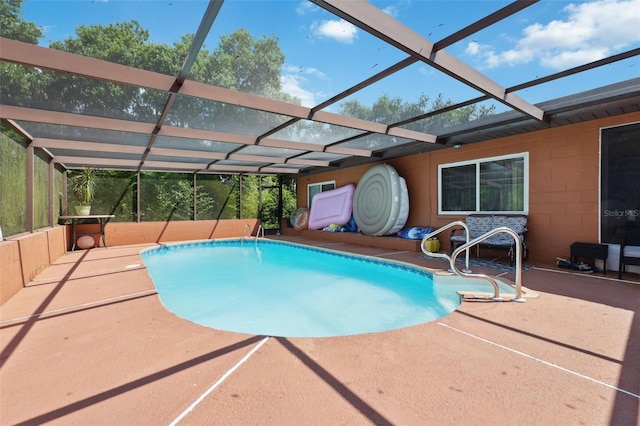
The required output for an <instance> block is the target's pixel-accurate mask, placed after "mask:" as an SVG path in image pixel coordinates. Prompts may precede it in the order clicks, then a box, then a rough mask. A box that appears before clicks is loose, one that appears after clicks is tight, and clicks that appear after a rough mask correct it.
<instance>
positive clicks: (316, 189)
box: [307, 180, 336, 208]
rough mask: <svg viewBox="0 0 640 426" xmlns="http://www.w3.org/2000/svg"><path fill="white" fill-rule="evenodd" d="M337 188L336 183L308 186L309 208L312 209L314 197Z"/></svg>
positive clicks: (333, 181)
mask: <svg viewBox="0 0 640 426" xmlns="http://www.w3.org/2000/svg"><path fill="white" fill-rule="evenodd" d="M335 188H336V181H335V180H332V181H330V182H320V183H312V184H309V185H307V206H309V208H311V201H312V200H313V196H314V195H316V194H318V193H320V192H324V191H330V190H332V189H335Z"/></svg>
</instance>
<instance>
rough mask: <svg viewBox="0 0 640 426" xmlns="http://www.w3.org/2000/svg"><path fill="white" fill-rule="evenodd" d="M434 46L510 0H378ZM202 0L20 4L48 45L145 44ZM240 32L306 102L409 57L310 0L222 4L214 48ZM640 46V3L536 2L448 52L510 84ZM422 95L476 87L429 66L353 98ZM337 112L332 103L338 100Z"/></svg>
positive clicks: (169, 30)
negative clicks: (137, 27)
mask: <svg viewBox="0 0 640 426" xmlns="http://www.w3.org/2000/svg"><path fill="white" fill-rule="evenodd" d="M371 2H372V3H373V4H374V5H375V6H377V7H378V8H380V9H381V10H383V11H384V12H385V13H387V14H389V15H390V16H392V17H393V18H394V19H396V20H397V21H399V22H401V23H402V24H404V25H406V26H407V27H409V28H411V29H412V30H413V31H414V32H416V33H418V34H420V35H422V36H423V37H425V38H426V39H427V40H429V41H431V42H437V41H438V40H440V39H442V38H444V37H446V36H447V35H449V34H451V33H453V32H455V31H457V30H459V29H461V28H463V27H464V26H466V25H469V24H471V23H473V22H475V21H477V20H479V19H481V18H482V17H484V16H486V15H488V14H490V13H492V12H494V11H496V10H498V9H500V8H502V7H504V6H505V5H507V4H509V3H510V2H508V1H498V0H489V1H487V0H474V1H457V0H446V1H444V0H440V1H434V0H397V1H386V0H385V1H376V0H372V1H371ZM206 8H207V2H206V1H203V0H197V1H189V0H25V1H24V3H23V5H22V10H23V15H22V18H23V19H25V20H27V21H32V22H35V23H36V24H37V25H38V26H40V27H41V28H42V30H43V32H44V34H45V36H44V37H43V38H42V39H41V40H40V44H41V45H42V46H48V45H49V43H50V42H52V41H57V40H63V39H65V38H68V37H71V36H73V34H74V31H75V28H76V27H77V26H78V25H81V24H84V25H91V24H102V25H106V24H109V23H113V22H123V21H130V20H133V19H135V20H137V21H138V22H139V23H140V24H141V25H142V27H144V28H145V29H147V30H149V32H150V40H151V41H154V42H159V43H167V44H172V43H173V42H174V41H177V40H179V39H180V37H181V36H182V35H184V34H187V33H195V32H196V30H197V28H198V26H199V24H200V20H201V18H202V16H203V14H204V11H205V10H206ZM239 28H245V29H247V30H249V31H250V32H251V34H252V35H253V36H254V37H256V38H258V37H262V36H267V37H270V36H276V37H278V39H279V45H280V47H281V49H282V51H283V52H284V54H285V57H286V63H285V65H284V66H283V69H282V86H283V89H284V90H285V91H286V92H287V93H290V94H292V95H294V96H296V97H298V98H299V99H300V100H301V101H302V104H303V105H304V106H308V107H312V106H315V105H316V104H318V103H320V102H322V101H324V100H326V99H328V98H330V97H332V96H334V95H335V94H337V93H340V92H342V91H344V90H346V89H348V88H349V87H351V86H352V85H354V84H356V83H358V82H360V81H362V80H364V79H366V78H368V77H370V76H372V75H374V74H375V73H377V72H380V71H381V70H383V69H385V68H386V67H389V66H391V65H393V64H395V63H397V62H399V61H401V60H403V59H405V58H406V57H407V54H405V53H403V52H401V51H399V50H397V49H396V48H394V47H392V46H390V45H387V44H385V43H383V42H381V41H380V40H378V39H376V38H375V37H373V36H371V35H370V34H368V33H366V32H364V31H363V30H361V29H359V28H356V27H355V26H353V25H352V24H350V23H348V22H346V21H344V20H341V19H340V18H338V17H336V16H335V15H332V14H329V13H328V12H326V11H324V10H323V9H321V8H319V7H318V6H316V5H315V4H313V3H310V2H306V1H299V0H277V1H270V0H260V1H255V0H227V1H225V3H224V4H223V6H222V8H221V10H220V13H219V15H218V18H217V19H216V21H215V22H214V24H213V27H212V29H211V31H210V34H209V37H208V38H207V40H206V41H205V45H206V47H207V48H208V49H209V50H210V51H211V50H214V49H215V47H216V45H217V44H218V40H219V38H220V36H221V35H225V34H230V33H232V32H233V31H235V30H237V29H239ZM638 47H640V0H593V1H591V0H588V1H573V2H570V1H560V0H547V1H540V2H538V3H536V4H534V5H533V6H530V7H528V8H526V9H525V10H524V11H521V12H519V13H517V14H516V15H514V16H512V17H509V18H507V19H505V20H504V21H502V22H500V23H498V24H496V25H494V26H492V27H491V28H489V29H486V30H483V31H480V32H478V33H476V34H473V35H472V36H470V37H469V38H467V39H464V40H461V41H460V42H458V43H456V44H454V45H452V46H449V47H448V48H447V49H446V51H447V52H448V53H450V54H452V55H454V56H455V57H457V58H458V59H459V60H461V61H462V62H465V63H466V64H468V65H470V66H473V67H474V68H476V69H477V70H478V71H479V72H481V73H483V74H484V75H486V76H487V77H489V78H491V79H493V80H494V81H496V82H497V83H498V84H500V85H501V86H503V87H510V86H513V85H516V84H520V83H522V82H525V81H528V80H531V79H534V78H537V77H542V76H545V75H549V74H553V73H555V72H558V71H562V70H565V69H568V68H571V67H574V66H577V65H582V64H585V63H588V62H591V61H594V60H597V59H601V58H603V57H606V56H609V55H612V54H615V53H619V52H623V51H627V50H630V49H633V48H638ZM636 77H640V59H638V57H635V58H631V59H627V60H625V61H622V62H620V63H617V64H612V65H608V66H605V67H602V68H601V69H597V70H592V71H589V72H588V73H586V74H584V75H580V76H577V77H571V78H568V79H563V81H561V82H553V83H548V84H545V85H543V86H541V87H536V88H530V89H527V90H524V91H521V92H518V95H519V96H521V97H523V98H524V99H525V100H527V101H529V102H531V103H537V102H541V101H544V100H548V99H553V98H556V97H560V96H564V95H569V94H572V93H575V92H579V91H583V90H588V89H591V88H594V87H599V86H603V85H606V84H611V83H615V82H618V81H623V80H627V79H630V78H636ZM421 94H424V95H427V96H429V97H430V98H431V99H434V98H435V97H437V96H438V95H444V97H445V98H446V99H451V100H453V101H454V102H460V101H464V100H467V99H470V98H474V97H476V96H479V93H478V92H476V91H475V90H473V89H471V88H468V87H467V86H465V85H463V84H461V83H459V82H457V81H455V80H453V79H451V78H450V77H447V76H445V75H443V74H442V73H440V72H439V71H437V70H435V69H434V68H433V67H430V66H428V65H427V64H424V63H422V62H419V63H417V64H414V65H413V66H410V67H408V68H407V69H405V70H403V71H401V72H400V73H398V75H396V76H392V77H390V78H388V79H385V80H383V81H381V82H378V83H376V84H375V85H373V86H372V87H369V88H367V89H365V90H364V91H362V92H361V93H360V92H359V93H357V94H355V95H353V96H352V97H350V98H348V99H357V100H359V101H360V102H362V103H364V104H366V105H371V104H372V103H373V101H375V100H376V99H377V98H378V97H379V96H381V95H387V96H389V97H392V98H395V97H400V98H401V99H403V100H404V101H408V102H412V101H415V100H417V98H418V96H420V95H421ZM333 108H337V106H336V107H333Z"/></svg>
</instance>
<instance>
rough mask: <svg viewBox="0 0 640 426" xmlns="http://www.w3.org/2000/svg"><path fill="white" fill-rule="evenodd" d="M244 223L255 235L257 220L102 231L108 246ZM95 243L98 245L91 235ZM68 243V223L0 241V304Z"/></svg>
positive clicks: (238, 228)
mask: <svg viewBox="0 0 640 426" xmlns="http://www.w3.org/2000/svg"><path fill="white" fill-rule="evenodd" d="M245 225H249V228H250V229H251V235H256V233H257V232H258V227H259V225H260V221H259V220H258V219H230V220H203V221H196V222H194V221H184V222H142V223H134V222H128V223H119V222H114V223H108V224H107V226H106V230H105V234H106V239H107V245H108V246H109V247H114V246H123V245H134V244H148V243H167V242H172V241H189V240H207V239H214V238H233V237H240V236H242V231H243V230H244V228H245ZM99 230H100V226H99V225H97V224H96V225H93V224H88V225H79V226H78V227H77V229H76V231H77V232H78V233H81V232H87V231H91V232H93V231H99ZM93 237H94V240H95V241H96V246H97V247H99V246H101V245H102V241H99V235H93ZM71 246H72V241H71V225H63V226H55V227H53V228H47V229H44V230H41V231H37V232H33V233H30V234H24V235H19V236H15V237H10V238H8V239H7V240H5V241H1V242H0V265H1V267H0V305H2V304H3V303H4V302H6V301H7V300H9V299H10V298H11V297H12V296H13V295H15V294H16V293H17V292H19V291H20V290H21V289H22V288H23V287H24V286H25V285H26V284H27V283H29V281H31V280H32V279H33V278H34V277H35V276H36V275H37V274H38V273H39V272H40V271H42V270H43V269H45V268H47V267H48V266H50V265H51V264H52V263H53V262H55V261H56V259H58V258H59V257H60V256H62V255H63V254H64V253H65V252H66V251H67V250H70V249H71Z"/></svg>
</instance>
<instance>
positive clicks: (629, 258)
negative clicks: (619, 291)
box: [618, 228, 640, 279]
mask: <svg viewBox="0 0 640 426" xmlns="http://www.w3.org/2000/svg"><path fill="white" fill-rule="evenodd" d="M627 265H638V266H640V228H627V235H626V237H625V239H624V242H623V243H622V245H621V246H620V265H619V267H618V279H622V273H623V272H625V267H626V266H627Z"/></svg>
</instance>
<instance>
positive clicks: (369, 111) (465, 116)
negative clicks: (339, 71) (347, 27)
mask: <svg viewBox="0 0 640 426" xmlns="http://www.w3.org/2000/svg"><path fill="white" fill-rule="evenodd" d="M451 105H453V101H452V100H445V99H444V98H443V97H442V95H438V97H437V98H435V99H434V100H433V101H431V100H430V98H429V97H428V96H427V95H425V94H424V93H423V94H421V95H420V96H419V97H418V100H417V101H416V102H413V103H410V102H404V101H403V100H402V99H401V98H398V97H396V98H390V97H389V96H388V95H382V96H380V97H379V98H378V99H377V100H376V101H375V102H374V104H373V106H371V107H367V106H365V105H362V104H361V103H360V102H359V101H358V100H357V99H356V100H351V101H347V102H344V103H343V104H342V105H341V106H340V113H341V114H344V115H349V116H352V117H356V118H361V119H364V120H369V121H374V122H376V123H397V122H400V121H403V120H405V119H407V118H409V117H417V116H420V115H424V114H426V113H428V112H431V111H438V110H441V109H443V108H446V107H449V106H451ZM494 113H495V106H493V105H492V106H489V107H487V106H478V105H468V106H465V107H461V108H457V109H455V110H452V111H448V112H445V113H442V114H436V115H433V116H430V117H427V118H425V119H423V120H418V121H415V122H413V123H409V124H407V125H406V128H407V129H411V130H416V131H419V132H425V133H433V132H434V130H437V129H443V128H446V127H449V126H454V125H457V124H462V123H466V122H468V121H473V120H476V119H478V118H481V117H485V116H487V115H491V114H494Z"/></svg>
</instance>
